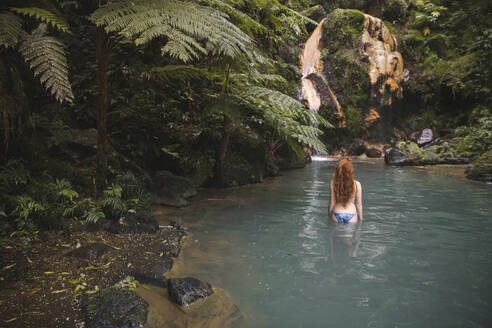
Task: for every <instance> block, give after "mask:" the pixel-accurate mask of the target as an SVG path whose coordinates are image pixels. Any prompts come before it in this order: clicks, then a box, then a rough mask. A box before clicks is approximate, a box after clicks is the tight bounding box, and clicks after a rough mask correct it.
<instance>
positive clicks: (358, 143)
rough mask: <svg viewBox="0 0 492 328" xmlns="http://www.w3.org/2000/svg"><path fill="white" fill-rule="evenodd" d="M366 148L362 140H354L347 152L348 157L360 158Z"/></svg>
mask: <svg viewBox="0 0 492 328" xmlns="http://www.w3.org/2000/svg"><path fill="white" fill-rule="evenodd" d="M366 147H367V145H366V143H365V142H364V141H363V140H362V139H355V140H354V142H353V143H352V144H351V145H350V146H349V148H348V151H347V152H348V154H349V155H350V156H360V155H362V154H364V153H365V151H366Z"/></svg>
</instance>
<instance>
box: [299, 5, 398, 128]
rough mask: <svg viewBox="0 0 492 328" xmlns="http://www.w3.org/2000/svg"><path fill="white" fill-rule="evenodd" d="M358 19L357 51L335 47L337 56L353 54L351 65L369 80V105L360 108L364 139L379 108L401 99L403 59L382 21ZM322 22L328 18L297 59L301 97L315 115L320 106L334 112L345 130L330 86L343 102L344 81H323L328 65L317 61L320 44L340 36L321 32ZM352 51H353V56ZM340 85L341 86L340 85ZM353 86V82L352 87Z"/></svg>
mask: <svg viewBox="0 0 492 328" xmlns="http://www.w3.org/2000/svg"><path fill="white" fill-rule="evenodd" d="M359 13H360V12H359ZM337 15H343V11H342V12H340V11H339V12H338V13H337ZM360 15H361V19H362V15H364V16H363V19H364V21H363V25H362V21H360V22H361V24H360V25H358V26H357V28H361V29H362V31H360V32H361V34H360V35H361V36H360V39H359V40H360V41H359V40H358V41H357V42H356V44H357V46H356V48H357V49H354V45H353V44H352V43H346V44H344V43H343V42H341V43H340V44H339V46H340V49H341V53H343V52H344V51H352V53H355V56H354V58H353V60H354V63H355V64H356V65H358V67H359V68H362V69H363V70H364V71H366V72H367V74H368V77H369V80H370V85H371V87H370V90H367V95H368V96H369V101H368V102H367V106H364V108H362V110H363V111H364V126H365V134H366V135H367V134H368V133H369V131H368V129H369V127H370V126H371V125H372V124H373V123H374V122H376V121H377V120H378V119H379V118H380V116H381V114H380V112H379V110H380V109H381V107H383V106H391V105H392V104H393V102H394V100H395V99H396V98H398V99H401V98H402V96H403V87H402V82H403V79H404V72H403V58H402V56H401V54H400V53H399V52H398V43H397V40H396V38H395V37H394V36H393V35H392V34H391V32H390V31H389V30H388V28H387V27H386V26H385V25H384V23H383V21H382V20H380V19H379V18H376V17H373V16H370V15H367V14H363V13H360ZM326 19H328V20H330V19H332V17H331V16H328V17H327V18H325V19H323V20H321V22H319V24H318V26H317V27H316V29H315V30H314V31H313V33H312V34H311V36H310V37H309V38H308V40H307V41H306V43H305V44H304V47H303V49H302V52H301V55H300V60H299V66H300V70H301V72H302V80H301V88H302V96H303V98H304V100H305V101H306V103H307V105H308V107H309V109H310V110H312V111H316V112H317V111H318V110H319V108H320V107H321V106H322V105H329V106H330V107H332V108H334V109H335V111H336V114H337V115H338V117H339V118H340V120H339V124H338V127H345V126H346V120H345V114H344V111H343V108H342V106H341V105H340V103H339V102H338V99H337V96H336V95H335V93H334V92H333V91H332V89H331V88H330V85H332V86H334V87H335V88H334V89H335V90H337V93H338V94H339V95H338V96H340V97H341V99H347V98H348V97H351V96H352V94H347V91H346V89H344V88H343V85H344V84H343V83H347V81H346V80H345V81H344V80H343V79H344V78H345V77H344V76H338V77H336V78H338V79H342V80H332V81H327V77H326V75H325V74H324V70H329V71H330V72H332V70H331V67H323V66H324V65H329V62H330V61H329V60H326V59H323V58H321V50H322V49H323V46H324V45H323V42H330V40H331V35H334V34H330V33H340V30H334V31H332V30H327V31H324V30H323V25H326V24H323V23H324V22H325V20H326ZM335 19H336V18H335ZM332 28H333V27H332ZM323 36H324V38H323ZM337 42H339V40H337ZM354 44H355V43H354ZM353 50H356V51H355V52H354V51H353ZM334 55H336V54H334ZM332 75H333V74H331V75H330V76H332ZM335 76H336V73H335ZM332 79H333V77H332ZM341 81H344V82H343V83H341ZM356 82H357V81H353V83H356ZM348 92H350V91H348Z"/></svg>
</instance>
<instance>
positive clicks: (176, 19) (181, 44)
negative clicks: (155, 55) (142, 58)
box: [91, 0, 252, 62]
mask: <svg viewBox="0 0 492 328" xmlns="http://www.w3.org/2000/svg"><path fill="white" fill-rule="evenodd" d="M91 20H92V21H93V22H94V23H95V24H96V25H97V26H104V27H105V29H106V31H107V32H117V33H119V34H120V35H122V36H124V37H126V38H129V39H134V40H135V44H136V45H141V44H145V43H148V42H149V41H151V40H152V39H155V38H157V37H161V36H165V37H167V39H168V41H167V42H166V44H165V45H164V46H163V47H162V48H161V51H162V54H164V55H169V56H171V57H173V58H177V59H179V60H181V61H183V62H190V61H191V60H192V59H197V58H199V55H200V54H212V55H221V56H228V57H237V56H241V55H243V54H249V50H248V46H249V45H250V44H251V43H252V40H251V39H250V38H249V37H248V36H247V35H246V34H244V33H243V32H242V31H241V30H240V29H238V28H237V27H236V26H235V25H233V24H232V23H231V22H229V21H228V20H227V16H226V15H225V14H224V13H221V12H219V11H217V10H214V9H212V8H210V7H204V6H200V5H197V4H194V3H192V2H184V1H178V0H135V1H132V2H128V1H115V2H109V3H108V4H107V5H105V6H103V7H101V8H99V9H98V10H96V11H95V12H94V13H93V14H92V15H91ZM203 40H207V41H208V44H207V45H206V46H205V47H204V46H203V45H202V43H201V41H203Z"/></svg>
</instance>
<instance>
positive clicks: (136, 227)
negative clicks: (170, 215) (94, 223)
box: [107, 211, 159, 234]
mask: <svg viewBox="0 0 492 328" xmlns="http://www.w3.org/2000/svg"><path fill="white" fill-rule="evenodd" d="M107 230H108V231H109V232H112V233H127V234H139V233H156V232H157V231H158V230H159V224H158V223H157V221H156V220H155V218H154V217H153V216H152V215H150V213H148V212H145V211H139V212H136V213H132V212H128V213H127V214H126V215H125V216H123V217H121V218H120V219H119V220H117V221H112V222H111V224H110V225H109V227H108V228H107Z"/></svg>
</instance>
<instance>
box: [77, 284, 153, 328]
mask: <svg viewBox="0 0 492 328" xmlns="http://www.w3.org/2000/svg"><path fill="white" fill-rule="evenodd" d="M148 307H149V305H148V303H147V302H146V301H144V300H143V299H142V298H141V297H140V296H138V295H137V294H136V293H135V292H133V291H131V290H128V289H125V288H120V287H108V288H105V289H103V290H101V291H99V292H97V293H96V294H94V295H91V296H90V297H89V298H88V299H87V300H85V301H84V302H83V303H82V310H83V312H84V314H85V317H86V324H87V328H103V327H104V328H136V327H143V326H144V325H145V323H146V321H147V312H148Z"/></svg>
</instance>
